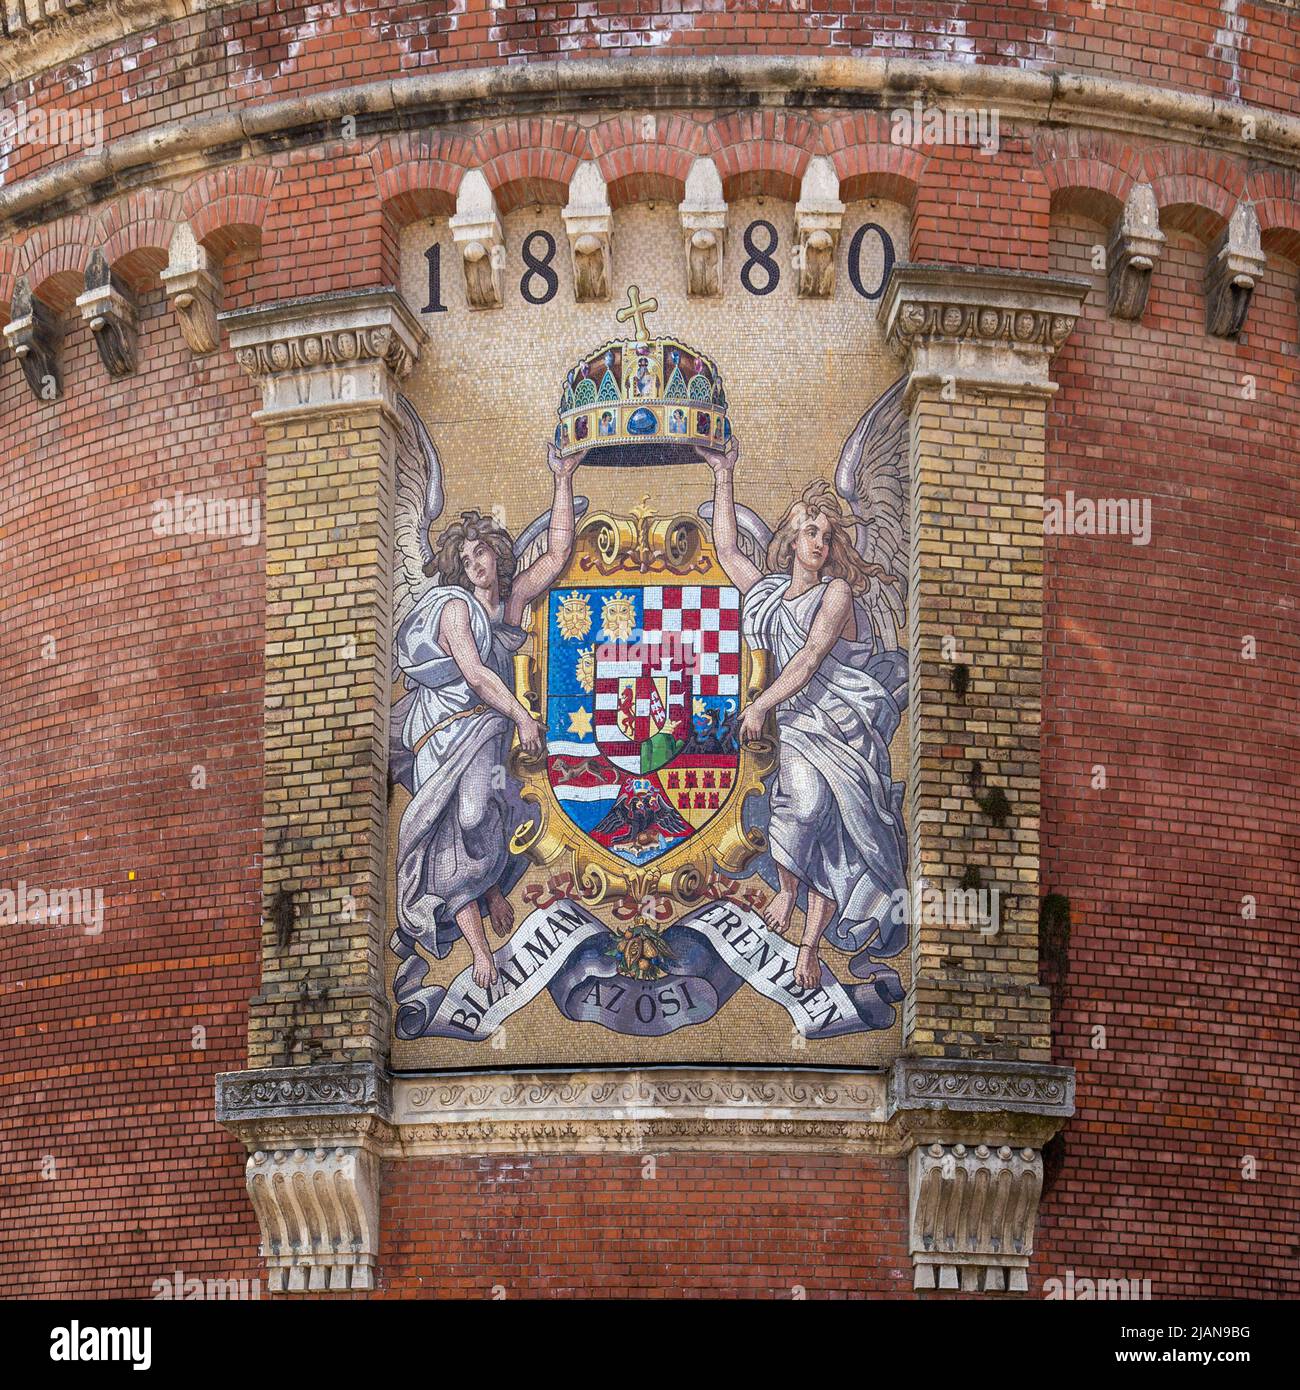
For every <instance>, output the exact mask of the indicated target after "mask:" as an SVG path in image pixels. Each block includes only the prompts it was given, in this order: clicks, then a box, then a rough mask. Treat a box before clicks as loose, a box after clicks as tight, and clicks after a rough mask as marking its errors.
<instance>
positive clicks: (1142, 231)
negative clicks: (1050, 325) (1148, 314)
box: [1106, 183, 1165, 319]
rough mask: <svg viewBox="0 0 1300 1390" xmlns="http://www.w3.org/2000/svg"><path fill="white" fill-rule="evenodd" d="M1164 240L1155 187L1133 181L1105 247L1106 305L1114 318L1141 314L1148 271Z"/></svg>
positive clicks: (1149, 284) (1147, 286)
mask: <svg viewBox="0 0 1300 1390" xmlns="http://www.w3.org/2000/svg"><path fill="white" fill-rule="evenodd" d="M1164 244H1165V234H1164V233H1163V232H1162V231H1161V230H1160V209H1159V207H1158V206H1157V205H1156V195H1155V190H1154V189H1153V188H1152V187H1151V185H1150V184H1149V183H1136V184H1134V185H1133V187H1132V188H1131V189H1130V190H1129V195H1128V197H1127V198H1126V199H1125V200H1124V210H1123V212H1121V213H1120V216H1119V220H1118V221H1117V222H1116V223H1115V226H1114V228H1113V229H1112V231H1111V234H1110V242H1109V244H1108V245H1107V247H1106V277H1107V282H1108V283H1107V288H1108V304H1107V308H1108V310H1109V312H1110V314H1111V315H1112V316H1113V317H1114V318H1117V319H1140V318H1141V317H1142V314H1143V311H1144V310H1145V309H1146V307H1147V293H1148V291H1149V290H1150V288H1151V272H1152V271H1153V270H1154V269H1155V264H1156V262H1157V261H1158V260H1159V259H1160V253H1161V250H1162V249H1163V247H1164Z"/></svg>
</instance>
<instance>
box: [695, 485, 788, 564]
mask: <svg viewBox="0 0 1300 1390" xmlns="http://www.w3.org/2000/svg"><path fill="white" fill-rule="evenodd" d="M700 516H701V518H702V519H703V520H704V521H707V522H708V523H709V525H710V526H711V525H712V524H713V503H712V502H705V503H704V505H703V506H702V507H701V508H700ZM736 544H737V545H738V546H740V553H741V554H742V555H743V556H744V557H745V559H746V560H748V561H749V562H750V564H751V565H753V566H754V568H755V569H756V570H757V571H758V572H759V573H760V574H766V573H767V548H768V546H769V545H771V544H772V528H771V527H770V526H769V525H768V524H767V522H765V521H764V520H763V518H762V517H761V516H759V514H758V513H757V512H751V511H750V510H749V508H748V507H740V506H738V507H737V508H736Z"/></svg>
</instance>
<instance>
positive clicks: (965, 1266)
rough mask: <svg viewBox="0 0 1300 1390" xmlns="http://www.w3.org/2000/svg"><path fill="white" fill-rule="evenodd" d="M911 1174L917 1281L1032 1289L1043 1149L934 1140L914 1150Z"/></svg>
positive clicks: (989, 1289) (925, 1285) (922, 1285)
mask: <svg viewBox="0 0 1300 1390" xmlns="http://www.w3.org/2000/svg"><path fill="white" fill-rule="evenodd" d="M908 1177H909V1203H908V1209H909V1216H910V1220H909V1225H910V1243H911V1251H912V1262H913V1267H914V1270H915V1274H914V1280H913V1283H914V1287H915V1288H918V1289H935V1288H938V1289H958V1288H960V1289H963V1290H965V1291H967V1292H971V1293H975V1292H984V1293H1025V1292H1027V1291H1028V1279H1027V1270H1028V1268H1029V1258H1030V1256H1031V1255H1032V1254H1033V1251H1034V1223H1035V1221H1036V1220H1037V1217H1038V1199H1039V1196H1040V1194H1041V1193H1042V1190H1043V1160H1042V1155H1041V1154H1040V1153H1039V1152H1038V1151H1037V1150H1035V1149H1031V1148H1019V1149H1015V1148H1012V1147H1011V1146H1010V1145H1007V1144H1001V1145H998V1146H997V1147H993V1146H992V1145H989V1144H975V1145H967V1144H960V1143H958V1144H943V1143H938V1142H936V1143H931V1144H926V1145H924V1146H923V1147H921V1148H917V1149H913V1150H912V1154H911V1157H910V1159H909V1168H908Z"/></svg>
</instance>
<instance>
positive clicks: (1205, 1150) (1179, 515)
mask: <svg viewBox="0 0 1300 1390" xmlns="http://www.w3.org/2000/svg"><path fill="white" fill-rule="evenodd" d="M1104 240H1105V236H1104V232H1103V230H1102V229H1101V228H1100V227H1098V226H1096V225H1089V224H1088V223H1086V222H1084V221H1083V220H1082V219H1079V218H1070V219H1068V220H1067V221H1066V223H1065V225H1062V226H1061V227H1060V228H1059V229H1058V234H1057V237H1056V240H1055V242H1054V245H1053V251H1054V255H1053V268H1054V269H1057V270H1060V271H1063V272H1068V273H1069V274H1073V275H1083V276H1086V277H1090V278H1092V279H1093V280H1094V290H1093V294H1092V295H1091V296H1090V300H1089V304H1088V306H1087V308H1086V311H1085V319H1084V320H1083V321H1082V322H1081V323H1080V325H1079V327H1078V329H1077V330H1076V332H1075V334H1074V336H1073V337H1072V338H1071V339H1070V340H1069V342H1068V343H1067V344H1066V346H1065V348H1064V349H1063V351H1062V353H1061V355H1060V358H1059V359H1058V369H1059V370H1058V372H1057V376H1058V379H1059V380H1060V382H1061V391H1060V394H1059V396H1058V398H1057V402H1056V407H1055V409H1054V411H1053V414H1052V432H1051V436H1050V438H1049V447H1048V462H1047V489H1046V490H1047V494H1048V496H1055V497H1064V495H1065V492H1066V490H1067V489H1070V488H1072V489H1074V491H1075V492H1076V494H1077V495H1085V494H1086V495H1089V496H1094V497H1149V498H1150V499H1151V502H1152V534H1151V542H1150V544H1149V545H1147V546H1145V547H1138V546H1132V545H1130V544H1129V543H1128V542H1127V541H1126V540H1125V539H1123V538H1104V539H1103V538H1088V537H1082V536H1058V537H1049V539H1048V548H1047V560H1046V585H1047V594H1048V635H1047V650H1046V655H1045V668H1046V669H1045V687H1044V694H1043V708H1044V749H1043V847H1042V882H1043V888H1044V891H1045V892H1056V893H1062V894H1065V895H1067V896H1068V897H1069V899H1070V903H1071V915H1072V935H1071V940H1070V946H1069V973H1068V979H1067V982H1066V992H1065V1003H1064V1009H1063V1011H1062V1012H1061V1013H1060V1015H1059V1016H1058V1018H1057V1020H1056V1027H1055V1043H1056V1047H1055V1058H1056V1060H1058V1061H1060V1062H1065V1063H1069V1064H1071V1065H1073V1066H1074V1067H1075V1068H1076V1070H1077V1076H1078V1109H1079V1112H1080V1113H1079V1116H1078V1118H1076V1119H1075V1120H1074V1121H1073V1122H1072V1123H1071V1124H1070V1125H1069V1127H1068V1128H1067V1130H1066V1132H1065V1160H1064V1167H1063V1169H1062V1171H1061V1173H1060V1176H1059V1179H1058V1180H1057V1183H1056V1187H1055V1189H1054V1191H1053V1192H1052V1194H1051V1196H1050V1197H1049V1199H1048V1200H1047V1201H1046V1202H1045V1204H1044V1210H1043V1218H1042V1221H1041V1222H1040V1241H1039V1252H1040V1253H1039V1259H1038V1261H1037V1267H1038V1270H1039V1272H1040V1273H1041V1274H1042V1275H1043V1276H1044V1277H1050V1276H1051V1275H1053V1274H1055V1275H1056V1276H1057V1277H1060V1278H1064V1272H1065V1270H1066V1269H1068V1268H1073V1269H1074V1271H1075V1274H1076V1276H1079V1277H1083V1276H1088V1277H1093V1278H1096V1277H1102V1276H1109V1277H1125V1276H1126V1275H1127V1276H1131V1277H1149V1278H1150V1279H1151V1281H1152V1292H1153V1295H1154V1296H1156V1297H1160V1296H1162V1295H1163V1296H1169V1297H1188V1296H1191V1295H1209V1296H1216V1295H1225V1296H1228V1295H1231V1296H1237V1297H1244V1296H1255V1297H1268V1296H1285V1297H1290V1298H1295V1297H1296V1296H1297V1294H1300V1278H1298V1276H1297V1269H1298V1268H1300V1266H1298V1265H1297V1258H1296V1257H1297V1237H1296V1232H1295V1223H1294V1211H1295V1191H1296V1182H1297V1176H1298V1168H1300V1164H1298V1162H1297V1158H1296V1146H1295V1140H1296V1134H1297V1127H1298V1126H1297V1121H1298V1120H1300V1084H1298V1083H1300V1068H1298V1067H1297V1063H1296V1053H1297V1042H1298V1041H1300V1018H1298V1016H1297V1009H1296V985H1297V980H1298V978H1300V968H1298V967H1297V958H1296V926H1295V923H1296V918H1297V910H1298V909H1300V876H1298V875H1300V863H1298V861H1297V858H1296V836H1295V827H1296V825H1297V823H1298V822H1300V788H1298V785H1297V780H1296V778H1295V776H1294V774H1293V772H1292V771H1291V769H1293V768H1294V767H1295V766H1296V764H1297V760H1298V759H1300V733H1298V732H1297V728H1296V719H1295V711H1296V700H1295V680H1296V672H1297V670H1298V669H1300V627H1298V626H1297V622H1296V605H1297V598H1298V597H1300V595H1298V594H1297V587H1298V576H1300V545H1298V544H1297V523H1298V522H1300V500H1298V497H1300V494H1297V487H1296V485H1297V481H1298V480H1300V467H1298V466H1297V458H1298V457H1300V426H1297V416H1296V410H1295V401H1296V389H1297V371H1296V366H1297V361H1296V347H1297V343H1298V342H1300V324H1298V323H1297V307H1296V300H1295V295H1294V286H1295V276H1296V267H1295V265H1294V264H1291V263H1287V262H1284V261H1281V260H1280V259H1274V260H1272V261H1271V262H1270V265H1269V272H1268V275H1267V276H1266V278H1265V280H1264V283H1263V285H1262V287H1261V289H1260V290H1259V292H1258V293H1257V295H1256V298H1255V302H1254V303H1253V304H1252V306H1251V311H1250V318H1249V321H1248V324H1247V331H1246V333H1245V335H1244V337H1243V338H1242V340H1241V341H1240V342H1238V343H1236V344H1233V343H1228V342H1224V341H1222V340H1217V339H1212V338H1209V337H1207V336H1205V334H1204V332H1203V331H1202V321H1203V314H1204V309H1203V300H1202V295H1201V275H1202V269H1203V266H1204V250H1203V248H1202V247H1201V246H1200V245H1198V244H1197V243H1196V242H1194V241H1193V240H1192V239H1191V238H1190V237H1187V236H1181V235H1179V234H1177V233H1175V234H1173V235H1171V237H1170V242H1169V245H1168V247H1167V250H1166V254H1165V256H1164V258H1163V259H1162V260H1161V262H1160V263H1159V265H1158V267H1157V269H1156V272H1155V277H1154V281H1153V284H1152V288H1151V296H1150V301H1149V303H1148V307H1147V311H1146V316H1145V318H1144V319H1143V321H1142V322H1141V323H1140V324H1130V323H1123V322H1119V321H1117V320H1112V319H1108V318H1107V317H1106V316H1105V313H1104V305H1105V285H1104V283H1102V281H1101V280H1100V278H1099V277H1097V276H1095V275H1093V274H1092V272H1091V270H1090V268H1089V264H1088V255H1089V250H1090V248H1091V246H1092V245H1094V244H1095V243H1096V242H1098V241H1104ZM1247 376H1252V377H1254V378H1255V382H1256V390H1257V396H1256V399H1254V400H1253V401H1251V400H1244V399H1243V398H1242V390H1243V382H1244V379H1245V378H1246V377H1247ZM1246 634H1253V635H1254V636H1255V638H1256V639H1257V642H1258V656H1257V659H1256V660H1254V661H1244V660H1242V655H1241V653H1242V637H1243V636H1244V635H1246ZM1096 764H1103V765H1104V766H1105V769H1106V777H1107V786H1106V788H1105V789H1104V790H1093V789H1092V787H1091V785H1090V784H1091V779H1092V770H1093V767H1094V765H1096ZM1246 894H1253V895H1254V896H1255V897H1256V898H1257V900H1258V916H1257V918H1256V919H1255V920H1254V921H1245V920H1243V919H1242V916H1241V907H1242V899H1243V895H1246ZM1098 1025H1100V1026H1102V1027H1103V1028H1104V1029H1105V1039H1104V1042H1105V1045H1104V1047H1100V1048H1098V1047H1095V1046H1094V1035H1093V1031H1092V1030H1093V1029H1094V1028H1095V1027H1096V1026H1098ZM1098 1041H1100V1038H1098ZM1247 1156H1253V1157H1254V1158H1255V1159H1256V1160H1257V1163H1258V1176H1257V1177H1256V1178H1254V1179H1253V1180H1247V1179H1246V1178H1244V1177H1243V1176H1242V1167H1241V1164H1242V1161H1243V1159H1244V1158H1246V1157H1247Z"/></svg>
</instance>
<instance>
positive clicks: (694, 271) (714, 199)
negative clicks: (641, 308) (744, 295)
mask: <svg viewBox="0 0 1300 1390" xmlns="http://www.w3.org/2000/svg"><path fill="white" fill-rule="evenodd" d="M677 212H678V215H679V216H680V217H681V219H682V235H683V238H684V241H685V247H686V293H687V294H688V295H690V296H692V297H693V298H696V299H713V298H716V297H717V296H718V295H720V294H721V293H722V258H723V255H724V253H725V251H726V249H727V200H726V198H725V197H724V196H723V192H722V175H721V174H719V173H718V166H717V165H716V164H714V162H713V161H712V160H711V159H708V158H704V157H701V158H699V159H697V160H696V161H695V162H694V163H693V164H692V165H691V168H690V172H689V173H688V174H687V175H686V197H685V198H683V199H682V201H681V203H680V204H679V205H678V208H677Z"/></svg>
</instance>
